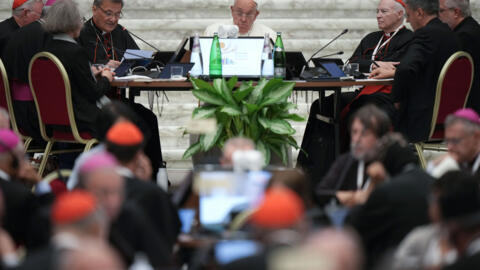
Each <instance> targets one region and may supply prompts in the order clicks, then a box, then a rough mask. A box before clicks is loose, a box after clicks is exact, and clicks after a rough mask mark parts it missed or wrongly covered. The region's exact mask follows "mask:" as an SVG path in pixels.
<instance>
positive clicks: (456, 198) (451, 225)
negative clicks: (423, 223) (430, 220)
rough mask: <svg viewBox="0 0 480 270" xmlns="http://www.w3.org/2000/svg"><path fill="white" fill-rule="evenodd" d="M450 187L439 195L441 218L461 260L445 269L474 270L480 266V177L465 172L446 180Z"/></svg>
mask: <svg viewBox="0 0 480 270" xmlns="http://www.w3.org/2000/svg"><path fill="white" fill-rule="evenodd" d="M442 180H443V181H444V185H446V186H447V187H448V189H445V190H444V191H443V192H442V193H440V194H439V195H438V198H437V200H438V205H439V208H440V209H439V210H440V215H441V216H442V219H443V220H444V224H445V225H444V228H445V229H446V232H447V233H448V239H449V242H450V244H451V245H452V246H453V247H454V248H455V250H456V251H457V254H458V258H457V260H456V261H455V262H454V263H453V264H451V265H448V266H445V267H444V268H442V269H444V270H471V269H478V268H479V267H480V237H479V236H480V189H479V186H478V178H477V177H472V176H471V175H469V174H466V173H463V172H448V173H447V174H445V176H444V177H442Z"/></svg>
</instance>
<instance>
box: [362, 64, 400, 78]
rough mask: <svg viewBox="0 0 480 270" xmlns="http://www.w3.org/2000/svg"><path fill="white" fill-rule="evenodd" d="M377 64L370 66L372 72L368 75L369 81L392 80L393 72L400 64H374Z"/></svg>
mask: <svg viewBox="0 0 480 270" xmlns="http://www.w3.org/2000/svg"><path fill="white" fill-rule="evenodd" d="M375 63H377V64H378V66H376V65H375V64H372V72H371V73H370V76H369V78H370V79H387V78H393V77H394V76H395V71H396V70H397V65H398V64H400V62H381V61H379V62H375Z"/></svg>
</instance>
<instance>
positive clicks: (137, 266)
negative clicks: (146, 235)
mask: <svg viewBox="0 0 480 270" xmlns="http://www.w3.org/2000/svg"><path fill="white" fill-rule="evenodd" d="M128 269H129V270H154V269H153V267H152V266H151V265H150V263H149V261H148V259H147V257H146V256H145V254H143V253H137V254H135V258H134V260H133V264H132V265H131V266H130V268H128Z"/></svg>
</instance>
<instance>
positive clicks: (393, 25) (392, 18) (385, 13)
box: [377, 0, 405, 33]
mask: <svg viewBox="0 0 480 270" xmlns="http://www.w3.org/2000/svg"><path fill="white" fill-rule="evenodd" d="M404 16H405V8H404V7H403V6H402V5H401V4H400V3H398V2H397V1H395V0H380V2H379V3H378V7H377V23H378V28H379V29H381V30H383V31H384V32H385V33H391V32H394V31H395V30H397V28H398V27H400V26H401V25H402V24H403V21H404Z"/></svg>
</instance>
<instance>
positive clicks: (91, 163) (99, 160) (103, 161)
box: [80, 152, 118, 173]
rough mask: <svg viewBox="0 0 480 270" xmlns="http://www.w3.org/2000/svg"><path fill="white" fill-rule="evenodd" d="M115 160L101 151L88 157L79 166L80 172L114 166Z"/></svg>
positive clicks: (115, 165)
mask: <svg viewBox="0 0 480 270" xmlns="http://www.w3.org/2000/svg"><path fill="white" fill-rule="evenodd" d="M117 165H118V163H117V160H116V159H115V157H114V156H112V155H111V154H110V153H108V152H101V153H98V154H95V155H93V156H91V157H90V158H88V159H87V160H86V161H85V162H84V163H83V164H82V166H81V167H80V173H89V172H92V171H95V170H98V169H104V168H105V169H107V168H112V169H113V168H116V167H117Z"/></svg>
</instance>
